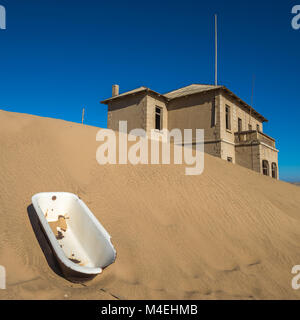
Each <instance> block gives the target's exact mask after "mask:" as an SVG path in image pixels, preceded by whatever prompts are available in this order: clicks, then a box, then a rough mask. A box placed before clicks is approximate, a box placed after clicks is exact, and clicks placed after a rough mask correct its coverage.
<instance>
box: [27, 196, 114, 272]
mask: <svg viewBox="0 0 300 320" xmlns="http://www.w3.org/2000/svg"><path fill="white" fill-rule="evenodd" d="M54 195H55V196H57V197H58V196H64V195H67V196H69V197H71V198H73V199H74V200H75V201H77V202H78V203H79V205H80V206H81V207H82V208H83V210H84V211H85V213H86V214H87V215H88V216H89V218H90V219H91V220H92V222H93V223H94V224H95V226H96V228H97V229H98V230H99V231H100V232H101V233H102V234H103V235H104V238H105V239H106V241H108V244H109V245H110V247H111V249H112V252H113V258H112V262H111V263H113V262H114V261H115V259H116V250H115V248H114V246H113V245H112V243H111V240H110V239H111V236H110V235H109V233H108V232H107V231H106V230H105V229H104V227H103V226H102V225H101V223H100V222H99V221H98V219H97V218H96V217H95V216H94V214H93V213H92V212H91V210H90V209H89V208H88V207H87V205H86V204H85V203H84V202H83V201H82V200H81V199H80V198H79V197H78V196H77V195H75V194H74V193H70V192H61V191H60V192H39V193H36V194H35V195H33V196H32V198H31V201H32V204H33V207H34V209H35V211H36V213H37V215H38V218H39V221H40V223H41V225H42V227H43V229H44V231H45V234H46V236H47V237H48V239H49V241H50V243H51V246H52V248H53V250H54V251H55V254H56V256H57V258H58V259H59V260H60V261H61V263H62V264H63V265H64V266H65V267H67V268H68V269H71V270H73V271H75V272H77V273H82V274H87V275H97V274H99V273H101V272H102V270H103V268H105V267H107V266H108V265H110V264H111V263H109V264H107V265H103V266H101V267H85V266H79V265H78V264H76V263H74V262H72V261H71V260H69V259H68V257H67V256H66V255H65V253H64V251H63V250H62V248H61V247H60V245H59V242H58V241H57V239H56V237H55V235H54V233H53V231H52V229H51V227H50V225H49V223H48V221H47V219H46V218H45V215H44V213H43V211H42V209H41V207H40V206H39V204H38V200H39V199H40V198H41V197H44V196H50V197H52V196H54Z"/></svg>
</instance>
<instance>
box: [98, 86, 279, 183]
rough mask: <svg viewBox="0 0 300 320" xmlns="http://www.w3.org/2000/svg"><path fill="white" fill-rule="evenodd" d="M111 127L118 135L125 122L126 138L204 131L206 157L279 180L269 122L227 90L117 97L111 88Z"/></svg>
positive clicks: (108, 102)
mask: <svg viewBox="0 0 300 320" xmlns="http://www.w3.org/2000/svg"><path fill="white" fill-rule="evenodd" d="M101 103H103V104H106V105H108V119H107V127H108V128H109V129H112V130H116V131H117V130H118V129H119V121H122V120H126V121H127V125H128V132H129V131H130V130H132V129H136V128H142V129H144V130H145V131H146V132H147V135H149V136H150V132H151V131H150V130H152V129H155V130H158V131H159V130H162V129H168V130H172V129H174V128H179V129H181V130H184V129H193V130H195V129H204V133H205V136H204V140H205V141H204V151H205V152H207V153H209V154H211V155H214V156H216V157H219V158H222V159H224V160H227V161H229V162H232V163H236V164H239V165H241V166H243V167H246V168H248V169H251V170H254V171H256V172H260V173H262V174H264V175H267V176H271V177H273V178H274V179H278V150H277V149H276V146H275V140H274V139H273V138H271V137H269V136H268V135H266V134H265V133H263V123H264V122H267V121H268V120H267V119H266V118H264V117H263V116H262V115H261V114H259V113H258V112H257V111H256V110H254V109H253V108H252V107H251V106H250V105H248V104H247V103H246V102H244V101H243V100H242V99H240V98H239V97H237V96H236V95H235V94H234V93H233V92H231V91H230V90H229V89H227V88H226V87H225V86H214V85H203V84H192V85H189V86H186V87H183V88H180V89H177V90H174V91H170V92H168V93H165V94H160V93H157V92H155V91H153V90H151V89H149V88H147V87H140V88H137V89H135V90H132V91H128V92H124V93H122V94H119V86H118V85H114V86H113V92H112V97H111V98H109V99H106V100H104V101H102V102H101Z"/></svg>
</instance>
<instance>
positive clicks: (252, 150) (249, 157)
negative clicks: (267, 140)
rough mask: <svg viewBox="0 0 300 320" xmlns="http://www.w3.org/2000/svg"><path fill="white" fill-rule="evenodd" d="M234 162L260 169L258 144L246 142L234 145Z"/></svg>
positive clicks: (249, 167)
mask: <svg viewBox="0 0 300 320" xmlns="http://www.w3.org/2000/svg"><path fill="white" fill-rule="evenodd" d="M235 156H236V164H238V165H240V166H242V167H245V168H248V169H251V170H254V171H256V172H260V171H261V158H260V145H259V144H253V145H251V144H248V145H240V146H236V147H235Z"/></svg>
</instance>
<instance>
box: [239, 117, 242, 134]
mask: <svg viewBox="0 0 300 320" xmlns="http://www.w3.org/2000/svg"><path fill="white" fill-rule="evenodd" d="M241 131H243V123H242V119H241V118H238V132H241Z"/></svg>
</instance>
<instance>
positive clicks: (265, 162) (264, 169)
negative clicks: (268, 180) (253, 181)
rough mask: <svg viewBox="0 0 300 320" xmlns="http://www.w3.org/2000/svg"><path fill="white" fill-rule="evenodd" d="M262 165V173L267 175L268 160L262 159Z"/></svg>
mask: <svg viewBox="0 0 300 320" xmlns="http://www.w3.org/2000/svg"><path fill="white" fill-rule="evenodd" d="M262 167H263V174H264V175H265V176H268V175H269V162H268V161H267V160H263V162H262Z"/></svg>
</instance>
